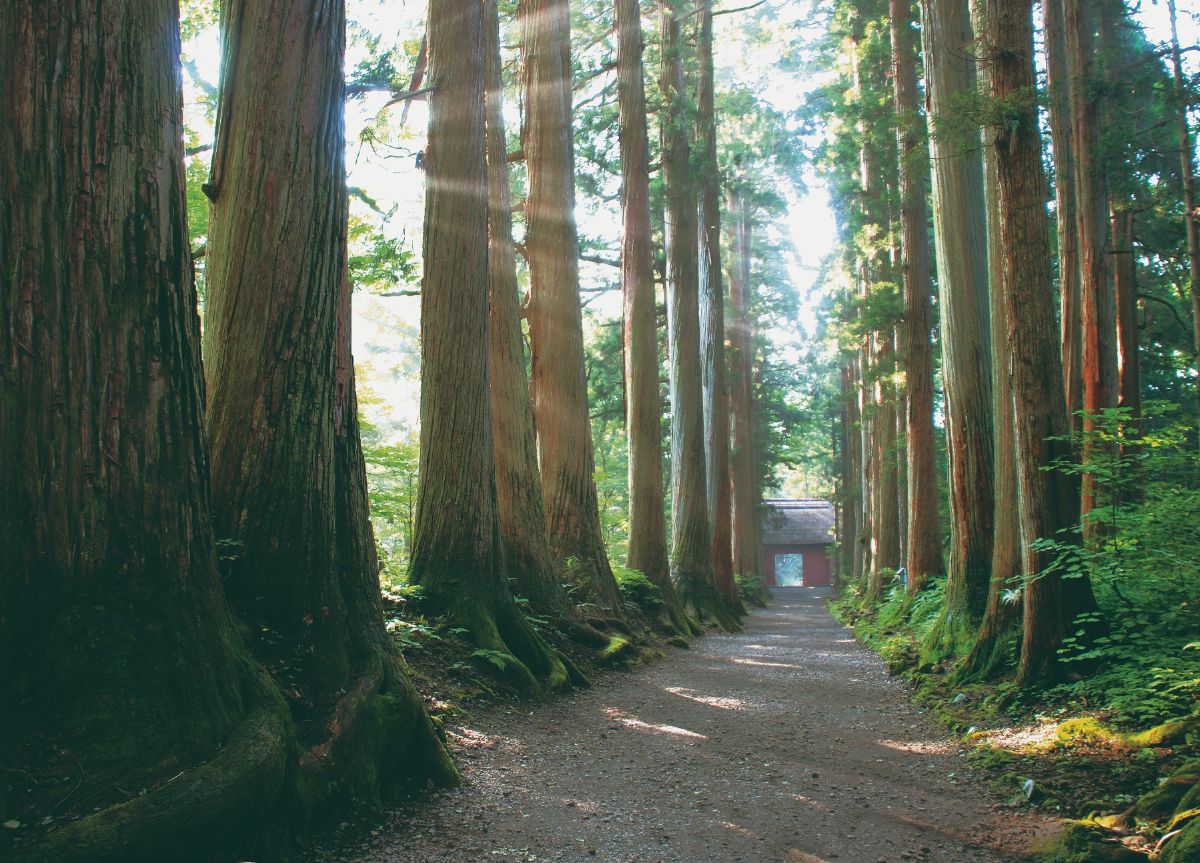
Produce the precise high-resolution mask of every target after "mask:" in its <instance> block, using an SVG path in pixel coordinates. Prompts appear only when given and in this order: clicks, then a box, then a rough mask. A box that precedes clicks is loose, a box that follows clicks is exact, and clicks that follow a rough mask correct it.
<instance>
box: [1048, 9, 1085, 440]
mask: <svg viewBox="0 0 1200 863" xmlns="http://www.w3.org/2000/svg"><path fill="white" fill-rule="evenodd" d="M1042 15H1043V22H1044V32H1045V37H1044V43H1045V54H1046V89H1047V99H1046V101H1047V107H1048V109H1049V110H1048V117H1049V121H1050V141H1051V145H1052V150H1053V157H1054V214H1055V218H1056V220H1057V225H1058V285H1059V291H1058V293H1059V324H1060V332H1061V337H1060V338H1061V350H1062V362H1063V382H1064V385H1065V387H1066V396H1067V421H1068V422H1069V423H1070V424H1071V425H1072V427H1074V425H1075V423H1076V418H1075V414H1076V413H1077V412H1078V411H1080V410H1082V409H1083V366H1082V362H1083V341H1082V340H1083V326H1082V323H1081V318H1080V315H1081V313H1082V311H1081V310H1082V302H1083V297H1082V295H1081V293H1080V290H1081V289H1080V282H1079V233H1078V228H1077V226H1076V204H1075V133H1074V129H1073V126H1072V123H1071V95H1070V75H1069V73H1068V71H1067V36H1066V21H1065V18H1064V15H1063V0H1045V2H1044V3H1043V4H1042Z"/></svg>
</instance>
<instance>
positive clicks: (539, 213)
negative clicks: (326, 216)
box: [518, 0, 622, 617]
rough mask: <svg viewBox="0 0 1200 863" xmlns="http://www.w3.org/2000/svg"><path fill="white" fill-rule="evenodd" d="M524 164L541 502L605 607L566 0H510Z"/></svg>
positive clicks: (581, 578) (575, 569) (610, 587)
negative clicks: (517, 46)
mask: <svg viewBox="0 0 1200 863" xmlns="http://www.w3.org/2000/svg"><path fill="white" fill-rule="evenodd" d="M518 14H519V16H520V21H521V54H522V60H523V63H522V75H523V87H524V94H525V127H524V129H522V132H521V139H522V144H523V148H524V151H525V164H526V166H527V167H528V171H529V195H528V197H527V198H526V200H525V253H526V257H527V259H528V261H529V276H530V290H529V306H528V313H527V314H528V319H529V341H530V346H531V353H532V369H533V374H532V381H531V390H532V393H533V415H534V422H535V425H536V427H537V436H538V455H539V456H540V461H541V477H542V503H543V505H544V506H545V508H546V525H547V528H548V530H549V534H550V547H551V549H552V550H553V551H554V554H555V557H556V559H557V563H558V565H559V567H560V568H561V569H562V570H564V571H565V574H566V575H567V577H568V578H570V579H571V580H572V581H574V582H575V583H576V584H577V585H578V586H579V588H580V589H581V590H582V591H583V592H584V594H585V595H586V596H587V597H588V599H589V601H591V602H593V603H595V605H596V606H597V607H598V608H599V609H600V610H601V611H602V612H603V613H605V614H608V615H612V616H616V617H619V616H620V615H621V613H622V612H621V597H620V594H619V593H618V592H617V583H616V579H615V578H614V577H613V574H612V568H611V567H610V566H609V562H608V553H607V551H606V550H605V548H604V536H603V534H602V532H601V528H600V510H599V503H598V501H597V498H596V482H595V477H594V475H593V474H594V470H595V456H594V453H593V449H592V438H591V425H590V422H589V419H588V399H587V377H586V372H585V369H584V359H583V310H582V307H581V305H580V300H579V241H578V238H577V236H576V234H575V147H574V139H573V134H572V130H571V21H570V4H569V2H568V0H520V4H519V7H518Z"/></svg>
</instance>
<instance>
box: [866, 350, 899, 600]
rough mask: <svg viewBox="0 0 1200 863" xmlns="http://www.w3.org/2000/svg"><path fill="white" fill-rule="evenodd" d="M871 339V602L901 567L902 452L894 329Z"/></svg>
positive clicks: (880, 595) (877, 597)
mask: <svg viewBox="0 0 1200 863" xmlns="http://www.w3.org/2000/svg"><path fill="white" fill-rule="evenodd" d="M872 343H873V347H874V354H875V356H874V362H873V365H874V368H875V380H874V382H873V384H872V386H873V387H874V390H875V411H876V414H875V419H874V421H873V422H872V429H873V432H874V434H873V435H872V446H873V447H874V452H873V454H872V459H873V462H874V464H875V478H874V482H873V486H872V487H873V489H874V497H875V503H874V507H873V509H872V516H873V518H872V521H871V545H872V550H871V558H872V563H871V577H870V579H869V581H868V585H867V599H868V601H870V602H874V601H877V600H878V599H880V598H881V597H882V595H883V578H884V572H885V571H888V570H896V569H898V568H899V567H900V498H899V491H898V489H899V471H898V467H897V459H898V458H899V453H897V452H896V388H895V386H894V385H893V384H892V371H893V369H894V368H895V359H894V356H893V345H892V330H891V329H890V328H889V329H884V330H882V331H880V332H879V333H876V334H875V337H874V339H873V340H872Z"/></svg>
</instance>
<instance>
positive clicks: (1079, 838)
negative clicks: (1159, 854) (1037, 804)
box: [1033, 821, 1194, 863]
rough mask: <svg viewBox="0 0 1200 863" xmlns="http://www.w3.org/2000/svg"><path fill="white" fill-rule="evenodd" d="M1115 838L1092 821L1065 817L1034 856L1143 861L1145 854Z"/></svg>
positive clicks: (1079, 862) (1055, 861)
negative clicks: (1059, 828)
mask: <svg viewBox="0 0 1200 863" xmlns="http://www.w3.org/2000/svg"><path fill="white" fill-rule="evenodd" d="M1116 839H1117V836H1116V835H1115V834H1113V833H1112V832H1111V831H1109V830H1107V829H1106V828H1104V827H1102V826H1101V825H1099V824H1097V823H1095V822H1093V821H1066V822H1063V825H1062V829H1061V830H1060V831H1058V832H1056V833H1054V834H1052V835H1050V836H1048V837H1046V838H1045V839H1043V840H1041V841H1040V842H1039V843H1038V845H1037V846H1036V847H1035V848H1034V855H1033V856H1034V859H1035V860H1037V861H1038V863H1146V859H1147V858H1146V856H1145V855H1144V854H1139V853H1138V852H1136V851H1134V850H1132V849H1130V848H1126V847H1125V846H1124V845H1122V844H1121V843H1120V842H1118V841H1116ZM1188 859H1194V858H1188Z"/></svg>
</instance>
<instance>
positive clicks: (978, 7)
mask: <svg viewBox="0 0 1200 863" xmlns="http://www.w3.org/2000/svg"><path fill="white" fill-rule="evenodd" d="M993 2H994V0H975V2H974V3H973V4H972V20H973V21H974V22H975V32H976V33H980V34H984V35H985V38H986V34H987V33H988V32H990V25H989V23H988V20H989V19H988V16H989V14H990V9H989V6H990V4H991V3H993ZM980 71H981V73H982V74H981V77H982V78H983V79H984V80H983V82H982V83H983V87H984V92H990V90H991V86H992V83H991V64H990V63H983V64H981V67H980ZM983 166H984V201H985V203H986V206H987V252H988V284H989V285H990V286H991V292H990V299H991V303H990V315H989V317H990V320H991V337H992V338H991V342H992V415H993V417H994V420H995V424H994V427H993V431H994V441H993V444H994V447H993V454H994V455H993V465H994V468H995V480H994V482H995V495H996V507H995V519H994V521H993V533H992V536H993V541H992V578H991V583H990V585H989V586H988V599H987V608H986V609H985V610H984V613H983V622H982V623H981V624H980V626H979V633H978V635H977V636H976V638H975V641H974V643H973V644H972V645H971V650H970V652H969V653H968V654H967V657H966V659H965V660H964V661H963V664H962V665H961V666H960V667H959V668H958V671H957V675H958V677H959V678H960V679H964V680H965V679H990V678H993V677H995V676H997V675H998V674H1000V673H1001V672H1002V671H1004V670H1006V666H1007V664H1008V658H1009V654H1010V650H1011V648H1012V646H1013V641H1014V639H1015V638H1016V636H1017V628H1016V624H1017V622H1018V621H1019V620H1020V615H1019V606H1018V605H1017V604H1016V603H1014V602H1009V601H1006V591H1008V590H1012V589H1015V588H1016V587H1018V586H1019V582H1018V579H1019V578H1020V575H1021V571H1022V569H1021V517H1020V512H1019V507H1020V502H1019V500H1018V497H1017V464H1016V457H1017V452H1016V441H1015V437H1014V436H1015V433H1016V429H1015V427H1014V425H1013V398H1012V378H1011V376H1010V363H1009V361H1008V350H1007V344H1008V336H1007V330H1006V327H1005V319H1004V309H1005V305H1004V303H1005V292H1006V291H1007V286H1006V285H1005V283H1004V248H1003V244H1002V238H1001V231H1002V224H1001V220H1000V188H999V183H1000V177H999V173H998V170H999V169H998V165H997V163H996V134H995V130H994V129H988V128H985V129H984V148H983Z"/></svg>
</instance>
